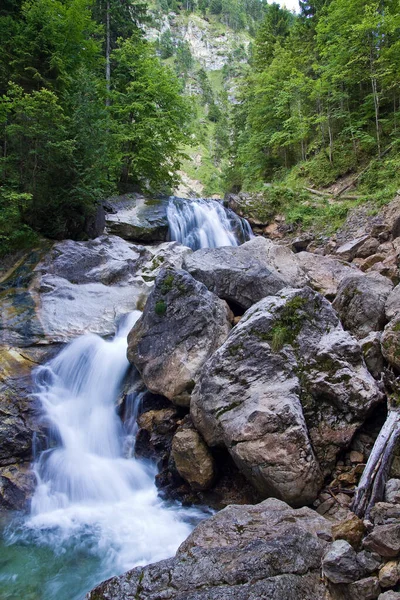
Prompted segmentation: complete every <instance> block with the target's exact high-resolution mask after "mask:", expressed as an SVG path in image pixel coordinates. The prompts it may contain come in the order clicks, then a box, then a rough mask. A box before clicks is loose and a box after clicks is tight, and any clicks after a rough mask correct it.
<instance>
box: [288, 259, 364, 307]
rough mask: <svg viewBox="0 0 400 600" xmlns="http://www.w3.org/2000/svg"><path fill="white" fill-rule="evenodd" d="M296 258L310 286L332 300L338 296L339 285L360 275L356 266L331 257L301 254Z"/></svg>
mask: <svg viewBox="0 0 400 600" xmlns="http://www.w3.org/2000/svg"><path fill="white" fill-rule="evenodd" d="M296 258H297V260H298V262H299V265H300V267H301V268H302V269H303V271H304V272H305V274H306V275H307V277H308V279H309V282H310V285H311V286H312V287H313V288H314V289H315V290H316V291H317V292H320V293H321V294H323V295H324V296H326V297H327V298H331V299H333V298H334V297H335V296H336V294H337V290H338V287H339V284H340V283H341V281H342V280H343V279H344V278H345V277H346V276H348V275H354V274H356V273H359V270H358V269H357V268H356V267H355V266H353V265H350V264H347V263H345V262H342V261H340V260H338V259H336V258H332V257H330V256H318V255H316V254H313V253H311V252H299V253H298V254H296Z"/></svg>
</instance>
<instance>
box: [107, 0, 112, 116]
mask: <svg viewBox="0 0 400 600" xmlns="http://www.w3.org/2000/svg"><path fill="white" fill-rule="evenodd" d="M110 54H111V31H110V0H107V7H106V90H107V97H106V106H109V105H110V83H111V63H110Z"/></svg>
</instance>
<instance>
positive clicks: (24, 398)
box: [0, 347, 38, 466]
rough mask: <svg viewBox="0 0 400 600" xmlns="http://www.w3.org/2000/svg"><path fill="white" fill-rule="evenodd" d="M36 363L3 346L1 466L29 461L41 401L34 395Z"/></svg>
mask: <svg viewBox="0 0 400 600" xmlns="http://www.w3.org/2000/svg"><path fill="white" fill-rule="evenodd" d="M35 366H37V365H35V363H33V362H31V361H30V360H29V359H28V358H26V357H25V356H24V355H23V351H22V350H19V351H18V350H17V349H15V348H7V347H6V348H4V347H3V348H2V347H0V466H5V465H11V464H13V463H17V462H22V461H24V460H29V459H30V458H31V454H32V437H33V433H34V431H38V426H37V424H36V423H35V419H34V414H35V409H37V408H38V406H37V402H36V401H35V400H34V399H33V398H32V396H31V393H32V379H31V373H32V368H33V367H35Z"/></svg>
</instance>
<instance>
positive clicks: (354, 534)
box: [332, 515, 365, 548]
mask: <svg viewBox="0 0 400 600" xmlns="http://www.w3.org/2000/svg"><path fill="white" fill-rule="evenodd" d="M364 533H365V526H364V523H363V522H362V520H361V519H359V518H358V517H357V516H356V515H353V517H352V518H351V519H347V520H346V521H342V522H341V523H337V524H335V525H333V526H332V537H333V539H334V540H346V542H348V543H349V544H350V545H351V546H353V548H358V547H359V545H360V544H361V540H362V538H363V535H364Z"/></svg>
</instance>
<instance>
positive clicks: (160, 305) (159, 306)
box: [154, 300, 167, 317]
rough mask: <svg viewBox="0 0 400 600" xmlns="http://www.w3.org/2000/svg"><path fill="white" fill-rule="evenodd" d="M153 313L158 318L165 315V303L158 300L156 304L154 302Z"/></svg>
mask: <svg viewBox="0 0 400 600" xmlns="http://www.w3.org/2000/svg"><path fill="white" fill-rule="evenodd" d="M154 312H155V313H156V315H158V316H159V317H163V316H164V315H165V313H166V312H167V304H166V302H165V301H164V300H159V301H158V302H156V305H155V307H154Z"/></svg>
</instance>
